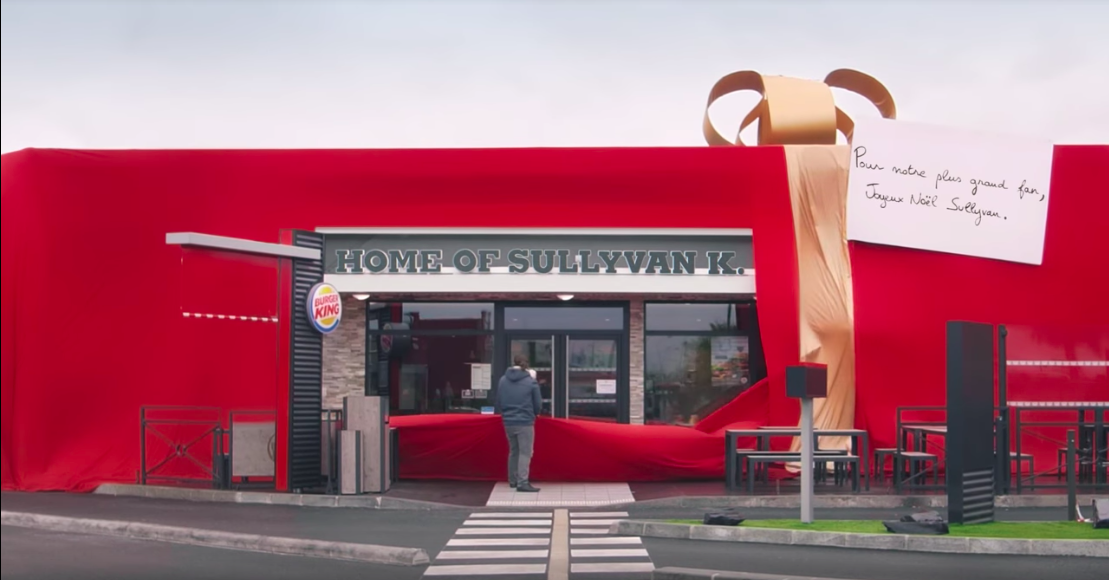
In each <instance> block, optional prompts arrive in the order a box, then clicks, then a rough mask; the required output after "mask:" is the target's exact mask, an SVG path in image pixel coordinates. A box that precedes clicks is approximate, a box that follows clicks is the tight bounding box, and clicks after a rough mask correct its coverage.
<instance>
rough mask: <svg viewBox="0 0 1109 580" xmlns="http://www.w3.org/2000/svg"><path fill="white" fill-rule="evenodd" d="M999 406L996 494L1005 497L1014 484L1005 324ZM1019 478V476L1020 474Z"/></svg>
mask: <svg viewBox="0 0 1109 580" xmlns="http://www.w3.org/2000/svg"><path fill="white" fill-rule="evenodd" d="M997 336H998V341H997V406H998V414H997V418H998V422H997V434H996V435H995V437H997V439H996V443H997V446H996V447H995V448H996V449H997V462H998V465H999V467H1000V470H999V471H1000V473H998V474H997V475H998V477H997V485H996V488H997V489H996V493H997V495H1003V494H1008V493H1009V488H1010V486H1011V484H1012V482H1011V481H1010V473H1011V469H1012V465H1011V463H1010V461H1011V456H1010V454H1009V450H1010V445H1011V442H1010V440H1009V349H1008V347H1007V343H1008V336H1009V331H1008V329H1006V328H1005V325H1004V324H1000V325H998V327H997ZM1018 477H1019V474H1018Z"/></svg>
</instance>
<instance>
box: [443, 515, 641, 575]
mask: <svg viewBox="0 0 1109 580" xmlns="http://www.w3.org/2000/svg"><path fill="white" fill-rule="evenodd" d="M627 516H628V514H627V513H626V512H599V513H598V512H568V511H567V510H558V511H544V512H508V513H474V514H471V515H470V517H469V518H468V519H467V520H466V521H465V522H464V523H463V524H462V527H460V528H458V530H456V531H455V533H454V536H453V537H452V538H451V539H450V540H449V541H448V542H447V545H446V546H445V547H444V548H443V550H442V551H440V552H439V554H438V555H436V556H435V558H434V560H433V561H432V564H431V566H429V567H428V568H427V570H426V571H425V572H424V578H429V579H436V580H439V579H444V580H446V579H452V578H457V579H463V578H467V579H468V578H498V579H500V580H509V579H516V578H519V579H521V580H532V579H539V578H548V579H550V580H556V579H567V580H569V579H573V580H592V579H593V578H598V579H603V578H608V579H612V580H616V579H617V578H618V579H619V580H630V579H638V578H643V579H647V578H650V575H651V571H652V570H654V565H653V564H652V563H651V558H650V555H649V554H648V553H647V550H646V549H645V548H644V547H643V541H642V540H641V539H640V538H638V537H622V536H621V537H616V536H608V535H607V534H608V528H609V526H610V525H611V524H612V523H613V522H614V521H616V520H618V519H622V518H626V517H627Z"/></svg>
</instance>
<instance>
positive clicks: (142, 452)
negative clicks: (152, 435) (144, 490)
mask: <svg viewBox="0 0 1109 580" xmlns="http://www.w3.org/2000/svg"><path fill="white" fill-rule="evenodd" d="M139 425H140V429H139V434H140V438H139V485H146V408H145V407H144V408H141V409H139Z"/></svg>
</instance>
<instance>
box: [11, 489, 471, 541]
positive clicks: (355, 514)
mask: <svg viewBox="0 0 1109 580" xmlns="http://www.w3.org/2000/svg"><path fill="white" fill-rule="evenodd" d="M0 499H2V501H3V508H4V510H5V511H19V512H30V513H38V514H48V515H58V516H68V517H77V518H92V519H105V520H127V521H133V522H144V523H151V524H163V525H168V526H181V527H188V528H201V529H206V530H220V531H226V532H239V533H246V534H264V535H269V536H282V537H289V538H311V539H316V540H327V541H335V542H355V543H362V544H381V545H386V546H400V547H406V548H424V549H426V550H428V552H429V553H430V552H431V548H432V547H434V549H435V550H439V549H441V548H442V547H443V546H444V545H445V544H446V543H447V540H448V539H450V537H451V535H452V534H453V533H454V530H455V529H456V528H457V527H458V526H460V525H461V524H462V522H463V521H464V520H465V519H466V517H467V515H468V514H469V512H468V511H456V510H442V511H440V510H435V511H389V510H365V509H335V508H302V507H289V506H273V505H245V504H232V503H196V502H185V501H168V500H152V499H142V498H129V497H110V496H100V495H91V494H64V493H31V494H29V493H4V494H0Z"/></svg>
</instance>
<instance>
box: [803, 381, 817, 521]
mask: <svg viewBox="0 0 1109 580" xmlns="http://www.w3.org/2000/svg"><path fill="white" fill-rule="evenodd" d="M814 443H815V441H814V440H813V400H812V399H810V398H808V397H805V398H802V399H801V523H803V524H811V523H813V505H812V504H813V475H814V474H813V446H814Z"/></svg>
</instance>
